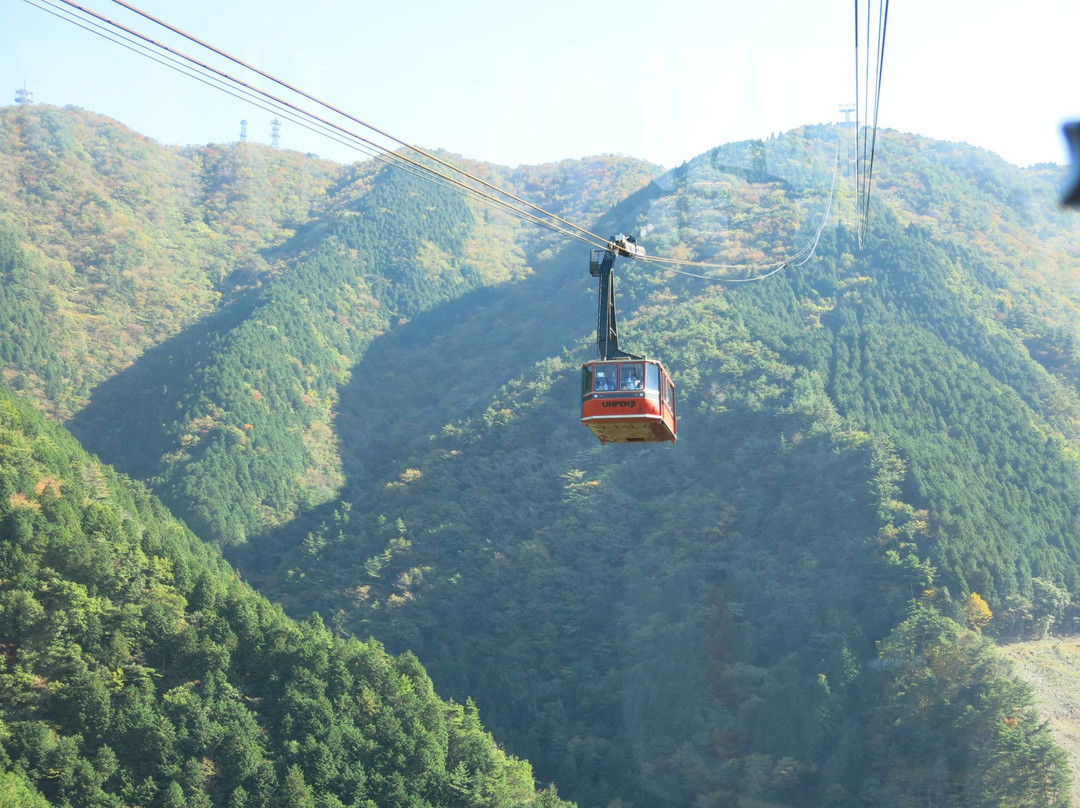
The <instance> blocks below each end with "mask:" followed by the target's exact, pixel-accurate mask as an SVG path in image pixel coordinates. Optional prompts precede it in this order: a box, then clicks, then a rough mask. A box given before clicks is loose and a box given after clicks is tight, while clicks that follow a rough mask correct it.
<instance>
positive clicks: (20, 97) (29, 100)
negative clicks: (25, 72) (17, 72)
mask: <svg viewBox="0 0 1080 808" xmlns="http://www.w3.org/2000/svg"><path fill="white" fill-rule="evenodd" d="M15 103H16V104H33V103H34V91H33V90H30V89H27V87H26V81H25V80H24V81H23V83H22V89H21V90H16V91H15Z"/></svg>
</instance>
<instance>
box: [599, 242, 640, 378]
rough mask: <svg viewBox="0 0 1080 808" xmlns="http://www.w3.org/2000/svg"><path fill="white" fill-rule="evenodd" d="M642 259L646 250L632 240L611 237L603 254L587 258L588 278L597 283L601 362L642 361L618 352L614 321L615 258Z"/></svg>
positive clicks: (617, 331)
mask: <svg viewBox="0 0 1080 808" xmlns="http://www.w3.org/2000/svg"><path fill="white" fill-rule="evenodd" d="M619 255H622V256H625V257H627V258H643V257H644V256H645V248H644V247H639V246H638V245H637V242H635V241H634V237H633V236H624V235H618V236H612V237H611V240H610V241H609V242H608V246H607V249H606V250H593V251H592V254H591V255H590V257H589V274H590V275H592V276H593V277H594V278H599V280H600V300H599V305H598V309H597V323H596V347H597V349H598V350H599V353H600V358H601V359H605V360H607V359H641V358H642V357H640V356H635V355H634V354H628V353H626V352H625V351H621V350H619V328H618V325H617V324H616V320H615V273H614V269H615V258H616V256H619Z"/></svg>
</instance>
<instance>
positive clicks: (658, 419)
mask: <svg viewBox="0 0 1080 808" xmlns="http://www.w3.org/2000/svg"><path fill="white" fill-rule="evenodd" d="M581 423H582V424H584V425H585V426H587V427H588V428H589V429H591V430H592V431H593V434H595V435H596V437H598V438H600V442H601V443H657V442H659V441H671V442H672V443H674V442H675V385H674V383H673V382H672V381H671V379H670V378H669V377H668V375H667V371H665V370H664V366H663V365H661V364H660V363H659V362H657V361H656V360H654V359H634V360H621V359H620V360H617V361H614V360H607V361H605V360H602V359H600V360H595V361H592V362H586V363H585V364H584V365H582V367H581Z"/></svg>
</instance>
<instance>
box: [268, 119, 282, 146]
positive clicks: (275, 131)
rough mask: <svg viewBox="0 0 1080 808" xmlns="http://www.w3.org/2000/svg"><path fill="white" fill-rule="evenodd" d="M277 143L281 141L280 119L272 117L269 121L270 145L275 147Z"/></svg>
mask: <svg viewBox="0 0 1080 808" xmlns="http://www.w3.org/2000/svg"><path fill="white" fill-rule="evenodd" d="M279 143H281V121H279V120H278V119H277V118H274V120H272V121H270V145H271V146H273V147H274V148H275V149H276V148H277V147H278V144H279Z"/></svg>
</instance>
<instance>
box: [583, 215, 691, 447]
mask: <svg viewBox="0 0 1080 808" xmlns="http://www.w3.org/2000/svg"><path fill="white" fill-rule="evenodd" d="M644 254H645V250H644V249H643V248H641V247H639V246H637V244H636V243H635V242H634V239H633V237H632V236H614V237H613V238H612V239H611V242H610V243H609V244H608V249H606V250H593V251H592V256H591V258H590V261H589V274H590V275H592V276H593V277H594V278H599V279H600V309H599V318H598V321H597V329H596V344H597V347H598V348H599V349H600V358H599V359H594V360H593V361H591V362H586V363H585V364H584V365H582V367H581V423H582V424H583V425H584V426H587V427H588V428H589V429H591V430H592V432H593V434H594V435H596V437H598V438H600V442H601V443H656V442H658V441H671V442H672V443H674V442H675V437H676V436H675V384H674V383H673V382H672V381H671V378H670V377H669V376H668V374H667V371H666V370H664V366H663V365H661V364H660V363H659V362H657V361H656V360H655V359H645V358H644V357H641V356H634V355H633V354H628V353H625V352H624V351H620V350H619V333H618V328H617V327H616V325H615V276H614V273H613V272H612V270H613V269H614V266H615V257H616V255H623V256H627V257H629V258H640V257H641V256H643V255H644Z"/></svg>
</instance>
